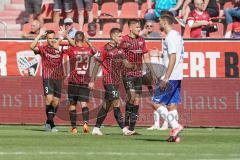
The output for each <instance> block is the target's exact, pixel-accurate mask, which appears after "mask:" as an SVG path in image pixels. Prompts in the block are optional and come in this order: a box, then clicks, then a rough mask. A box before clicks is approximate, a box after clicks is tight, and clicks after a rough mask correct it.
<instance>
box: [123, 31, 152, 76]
mask: <svg viewBox="0 0 240 160" xmlns="http://www.w3.org/2000/svg"><path fill="white" fill-rule="evenodd" d="M121 48H122V49H123V50H124V53H125V57H126V59H127V60H128V61H129V62H130V63H132V64H136V65H137V70H134V71H133V70H132V69H129V68H124V72H123V74H124V75H127V76H133V77H141V76H142V57H143V55H144V54H146V53H147V52H148V49H147V47H146V43H145V40H144V38H143V37H140V36H139V37H137V38H132V37H130V36H128V35H126V36H123V39H122V42H121Z"/></svg>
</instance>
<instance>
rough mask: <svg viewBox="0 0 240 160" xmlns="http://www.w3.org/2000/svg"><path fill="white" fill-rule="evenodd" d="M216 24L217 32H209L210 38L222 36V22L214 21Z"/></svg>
mask: <svg viewBox="0 0 240 160" xmlns="http://www.w3.org/2000/svg"><path fill="white" fill-rule="evenodd" d="M214 24H216V25H217V26H218V31H217V32H212V33H210V37H211V38H223V37H224V35H223V30H224V26H223V24H222V23H214Z"/></svg>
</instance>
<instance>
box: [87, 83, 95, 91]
mask: <svg viewBox="0 0 240 160" xmlns="http://www.w3.org/2000/svg"><path fill="white" fill-rule="evenodd" d="M88 87H89V89H91V90H92V89H93V88H94V82H89V84H88Z"/></svg>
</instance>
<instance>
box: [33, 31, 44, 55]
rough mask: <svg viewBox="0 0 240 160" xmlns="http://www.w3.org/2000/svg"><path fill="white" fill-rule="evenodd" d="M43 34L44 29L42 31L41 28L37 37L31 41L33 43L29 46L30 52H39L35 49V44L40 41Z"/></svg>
mask: <svg viewBox="0 0 240 160" xmlns="http://www.w3.org/2000/svg"><path fill="white" fill-rule="evenodd" d="M45 34H46V32H45V29H43V28H42V29H40V32H39V34H38V35H37V37H36V38H35V39H34V40H33V42H32V43H31V45H30V48H31V50H33V51H34V52H38V51H39V49H38V47H37V43H38V41H39V40H40V39H41V37H42V36H44V35H45Z"/></svg>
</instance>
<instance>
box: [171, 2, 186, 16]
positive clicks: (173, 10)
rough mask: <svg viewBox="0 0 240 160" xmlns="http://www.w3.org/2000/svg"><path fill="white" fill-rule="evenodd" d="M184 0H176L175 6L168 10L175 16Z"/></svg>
mask: <svg viewBox="0 0 240 160" xmlns="http://www.w3.org/2000/svg"><path fill="white" fill-rule="evenodd" d="M184 1H185V0H178V1H177V4H176V5H175V7H173V8H171V9H170V11H171V12H172V13H173V15H174V16H177V15H178V14H179V10H180V9H181V7H182V5H183V3H184Z"/></svg>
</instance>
